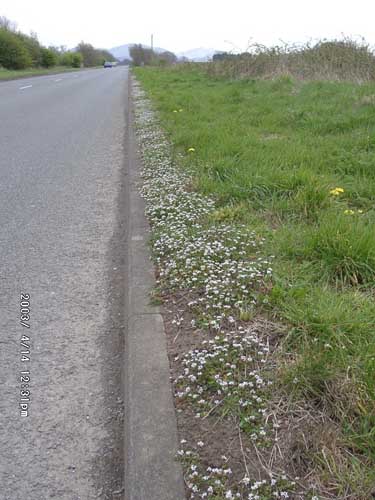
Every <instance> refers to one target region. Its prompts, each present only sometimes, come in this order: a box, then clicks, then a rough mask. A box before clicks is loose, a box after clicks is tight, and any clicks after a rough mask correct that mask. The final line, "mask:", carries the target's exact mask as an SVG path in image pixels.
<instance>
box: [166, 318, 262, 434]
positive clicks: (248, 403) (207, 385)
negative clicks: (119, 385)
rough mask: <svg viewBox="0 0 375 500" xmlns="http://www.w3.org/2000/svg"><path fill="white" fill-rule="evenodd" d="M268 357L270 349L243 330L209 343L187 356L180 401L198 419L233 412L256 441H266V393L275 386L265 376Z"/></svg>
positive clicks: (179, 379) (180, 382)
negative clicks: (188, 404) (264, 369)
mask: <svg viewBox="0 0 375 500" xmlns="http://www.w3.org/2000/svg"><path fill="white" fill-rule="evenodd" d="M268 354H269V347H268V346H267V345H266V344H264V343H263V342H262V341H261V340H260V339H259V338H258V336H257V335H256V333H254V332H251V331H250V330H249V329H244V328H243V327H239V328H238V330H236V331H234V332H230V333H226V334H220V335H217V336H216V337H215V338H214V339H213V340H208V341H206V340H205V341H203V342H202V347H201V348H200V349H194V350H192V351H189V352H188V353H187V354H186V355H185V356H184V358H183V370H184V372H183V374H182V375H180V376H179V377H177V379H176V380H175V384H176V388H177V390H176V397H177V398H178V399H180V400H181V401H184V400H186V401H189V403H190V404H192V405H193V407H194V409H195V412H196V414H195V415H196V417H197V418H201V417H204V416H205V415H207V414H212V413H213V412H215V411H217V412H220V413H228V412H230V414H231V415H232V416H235V417H236V419H238V420H239V422H240V425H241V428H242V429H243V430H244V431H246V432H247V433H248V434H250V437H251V438H252V439H253V440H254V441H257V440H259V439H264V438H265V436H266V435H267V432H266V429H265V427H264V424H263V422H264V415H265V412H266V405H265V399H264V393H265V391H266V388H267V387H268V386H270V385H271V384H272V382H271V381H270V380H265V379H264V377H263V375H262V368H263V367H264V364H265V362H266V359H267V356H268Z"/></svg>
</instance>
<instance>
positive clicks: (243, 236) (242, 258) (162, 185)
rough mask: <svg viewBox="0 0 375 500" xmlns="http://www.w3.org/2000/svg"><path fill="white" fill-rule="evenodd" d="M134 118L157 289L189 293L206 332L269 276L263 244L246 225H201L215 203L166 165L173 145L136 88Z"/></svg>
mask: <svg viewBox="0 0 375 500" xmlns="http://www.w3.org/2000/svg"><path fill="white" fill-rule="evenodd" d="M135 90H136V92H135V93H136V98H137V101H136V102H137V107H136V119H137V123H138V127H139V132H138V137H139V140H140V145H141V153H142V157H143V170H142V179H143V185H142V188H141V194H142V196H143V197H144V199H145V201H146V215H147V217H148V219H149V221H150V223H151V225H152V228H153V238H152V247H153V254H154V257H155V260H156V264H157V266H158V269H159V273H160V281H161V285H162V287H166V288H168V289H172V290H179V291H181V290H184V291H188V292H189V293H191V294H192V296H193V300H191V301H190V302H189V306H190V308H192V310H193V311H194V312H195V313H197V314H198V315H199V317H200V319H201V320H202V321H203V324H204V326H206V327H207V326H209V327H211V328H214V329H219V328H220V327H221V326H222V325H223V323H224V321H225V320H228V319H229V322H230V318H231V317H233V316H235V317H236V316H237V317H238V316H240V314H241V311H251V310H252V309H253V308H254V306H255V305H256V303H257V300H258V298H257V297H258V296H259V290H261V289H262V286H263V284H264V281H265V279H266V278H267V277H269V276H270V275H271V273H272V269H271V267H270V261H269V260H268V259H265V258H263V257H262V256H261V255H260V251H259V249H260V248H261V246H262V243H263V240H262V239H261V238H259V237H258V236H257V235H256V234H255V233H254V232H253V231H250V230H249V229H248V228H247V227H246V226H244V225H233V224H230V225H226V224H219V225H212V224H211V225H207V226H205V225H204V217H205V216H207V215H208V214H210V213H212V212H213V211H214V209H215V203H214V201H213V200H212V199H210V198H209V197H207V196H203V195H201V194H199V193H196V192H193V191H191V189H190V188H189V187H190V186H191V184H192V182H193V179H192V176H191V175H189V173H187V172H186V171H182V169H181V168H179V167H178V166H177V165H176V164H175V163H174V162H173V161H172V159H171V154H170V146H169V144H168V142H167V141H166V139H165V137H164V136H163V134H162V132H161V131H160V128H159V127H157V126H156V125H155V117H153V114H152V112H151V111H150V106H149V103H148V101H147V99H145V96H144V94H143V92H142V91H140V90H139V88H136V89H135Z"/></svg>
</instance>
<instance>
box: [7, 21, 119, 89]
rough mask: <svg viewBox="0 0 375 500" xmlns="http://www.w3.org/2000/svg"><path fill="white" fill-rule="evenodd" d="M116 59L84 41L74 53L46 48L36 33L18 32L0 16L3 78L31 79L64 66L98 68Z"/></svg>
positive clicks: (55, 48)
mask: <svg viewBox="0 0 375 500" xmlns="http://www.w3.org/2000/svg"><path fill="white" fill-rule="evenodd" d="M115 60H116V59H115V58H114V57H113V56H112V54H110V53H109V52H108V51H106V50H103V49H96V48H94V47H93V46H92V45H90V44H88V43H84V42H81V43H79V44H78V46H77V47H76V48H75V49H74V50H67V49H66V47H63V46H62V47H44V46H43V45H42V44H41V43H40V42H39V40H38V37H37V34H36V33H31V34H30V35H26V34H25V33H22V32H20V31H18V30H17V26H16V24H15V23H13V22H12V21H9V20H8V19H7V18H5V17H0V79H9V78H12V77H13V78H15V77H17V76H24V75H27V76H32V75H35V74H41V73H45V72H46V70H48V71H49V70H54V69H56V68H57V69H59V68H61V67H62V68H81V67H95V66H100V65H102V64H103V62H104V61H115ZM48 71H47V72H48Z"/></svg>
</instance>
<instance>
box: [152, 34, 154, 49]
mask: <svg viewBox="0 0 375 500" xmlns="http://www.w3.org/2000/svg"><path fill="white" fill-rule="evenodd" d="M151 50H154V35H153V34H152V35H151Z"/></svg>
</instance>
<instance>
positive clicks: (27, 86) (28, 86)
mask: <svg viewBox="0 0 375 500" xmlns="http://www.w3.org/2000/svg"><path fill="white" fill-rule="evenodd" d="M30 87H32V85H25V86H24V87H20V90H25V89H29V88H30Z"/></svg>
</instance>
